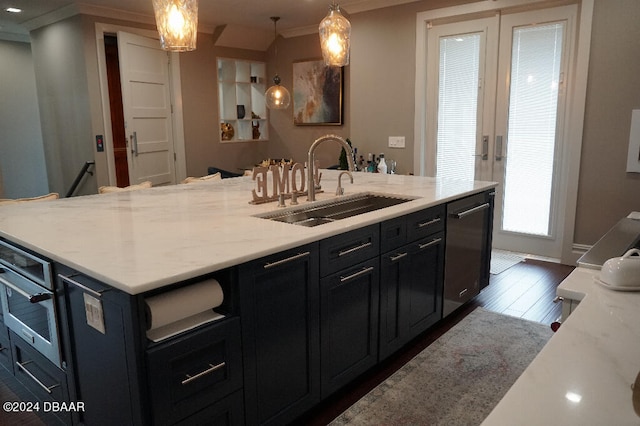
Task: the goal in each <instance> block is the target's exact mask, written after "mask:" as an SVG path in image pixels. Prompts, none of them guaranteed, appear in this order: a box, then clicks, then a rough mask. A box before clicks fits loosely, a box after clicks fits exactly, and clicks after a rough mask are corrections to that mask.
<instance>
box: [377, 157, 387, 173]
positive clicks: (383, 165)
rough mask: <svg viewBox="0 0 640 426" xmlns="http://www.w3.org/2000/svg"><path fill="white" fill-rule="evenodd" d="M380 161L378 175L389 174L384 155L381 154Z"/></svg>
mask: <svg viewBox="0 0 640 426" xmlns="http://www.w3.org/2000/svg"><path fill="white" fill-rule="evenodd" d="M379 158H380V161H379V162H378V173H385V174H386V173H387V163H386V162H385V161H384V153H380V157H379Z"/></svg>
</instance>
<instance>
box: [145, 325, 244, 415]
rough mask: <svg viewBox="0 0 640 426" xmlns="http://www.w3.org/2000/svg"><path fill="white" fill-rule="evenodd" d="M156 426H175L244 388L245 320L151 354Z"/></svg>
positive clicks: (150, 380) (171, 343)
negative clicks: (242, 325) (242, 331)
mask: <svg viewBox="0 0 640 426" xmlns="http://www.w3.org/2000/svg"><path fill="white" fill-rule="evenodd" d="M147 363H148V383H149V389H150V392H151V403H152V406H153V417H154V424H173V423H176V422H177V421H179V420H182V419H184V418H186V417H188V416H190V415H192V414H195V413H196V412H198V411H200V410H202V409H204V408H205V407H207V406H209V405H211V404H212V403H214V402H216V401H217V400H219V399H221V398H223V397H224V396H226V395H228V394H229V393H231V392H233V391H235V390H238V389H240V388H241V387H242V359H241V349H240V319H239V318H229V319H225V320H222V322H220V323H214V324H211V325H209V326H207V327H205V328H202V329H200V330H198V331H195V332H192V333H189V334H187V335H184V336H181V337H179V338H176V339H172V340H171V341H168V342H165V343H162V344H160V345H158V346H154V347H153V348H151V349H149V350H147Z"/></svg>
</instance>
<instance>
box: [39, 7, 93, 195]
mask: <svg viewBox="0 0 640 426" xmlns="http://www.w3.org/2000/svg"><path fill="white" fill-rule="evenodd" d="M94 44H95V42H94ZM31 48H32V50H33V58H34V60H33V62H34V69H35V75H36V86H37V89H38V104H39V108H40V119H41V126H42V138H43V140H44V155H45V159H46V163H47V175H48V178H49V188H50V190H51V191H53V192H58V193H60V195H61V196H63V195H64V194H66V192H67V191H68V190H69V188H70V187H71V185H72V183H73V180H74V179H75V176H76V175H77V173H78V172H79V171H80V169H81V168H82V166H83V164H84V163H85V162H86V161H90V160H93V143H92V136H91V135H92V132H91V121H90V114H89V112H90V110H89V92H88V85H87V70H86V65H85V56H84V38H83V32H82V18H81V17H80V16H75V17H73V18H69V19H66V20H64V21H60V22H57V23H55V24H52V25H48V26H46V27H42V28H40V29H37V30H35V31H32V32H31ZM93 187H95V184H94V185H93ZM94 192H95V191H94Z"/></svg>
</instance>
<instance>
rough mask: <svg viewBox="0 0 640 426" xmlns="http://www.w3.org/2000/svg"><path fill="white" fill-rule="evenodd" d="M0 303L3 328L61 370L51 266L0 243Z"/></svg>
mask: <svg viewBox="0 0 640 426" xmlns="http://www.w3.org/2000/svg"><path fill="white" fill-rule="evenodd" d="M0 302H1V303H2V313H3V317H4V323H5V325H6V326H7V327H9V329H11V330H12V331H13V332H14V333H15V334H16V335H18V336H19V337H20V338H22V339H23V340H24V341H26V342H27V343H29V344H30V345H31V346H33V347H34V348H35V349H36V350H37V351H38V352H40V353H41V354H43V355H44V356H45V357H47V358H48V359H49V360H51V362H53V363H54V364H55V365H56V366H58V367H61V357H60V343H59V336H58V326H57V320H56V318H57V317H56V301H55V297H54V288H53V278H52V273H51V264H50V263H49V262H47V261H46V260H43V259H40V258H38V257H36V256H34V255H32V254H30V253H27V252H26V251H24V250H22V249H20V248H18V247H15V246H13V245H11V244H8V243H6V242H4V241H1V240H0Z"/></svg>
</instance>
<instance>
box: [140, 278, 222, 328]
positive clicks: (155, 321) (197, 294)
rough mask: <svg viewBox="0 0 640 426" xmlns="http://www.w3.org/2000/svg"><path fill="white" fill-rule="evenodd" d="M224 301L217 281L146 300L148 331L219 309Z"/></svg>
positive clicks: (203, 282)
mask: <svg viewBox="0 0 640 426" xmlns="http://www.w3.org/2000/svg"><path fill="white" fill-rule="evenodd" d="M223 301H224V294H223V292H222V287H220V283H219V282H218V281H217V280H215V279H209V280H205V281H200V282H198V283H195V284H191V285H188V286H185V287H182V288H179V289H177V290H172V291H167V292H165V293H162V294H158V295H157V296H152V297H149V298H147V299H145V303H146V304H147V329H148V330H154V329H157V328H160V327H163V326H165V325H168V324H171V323H174V322H177V321H181V320H184V319H185V318H188V317H192V316H194V315H197V314H199V313H202V312H205V311H208V310H211V309H213V308H217V307H218V306H220V305H221V304H222V302H223Z"/></svg>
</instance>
